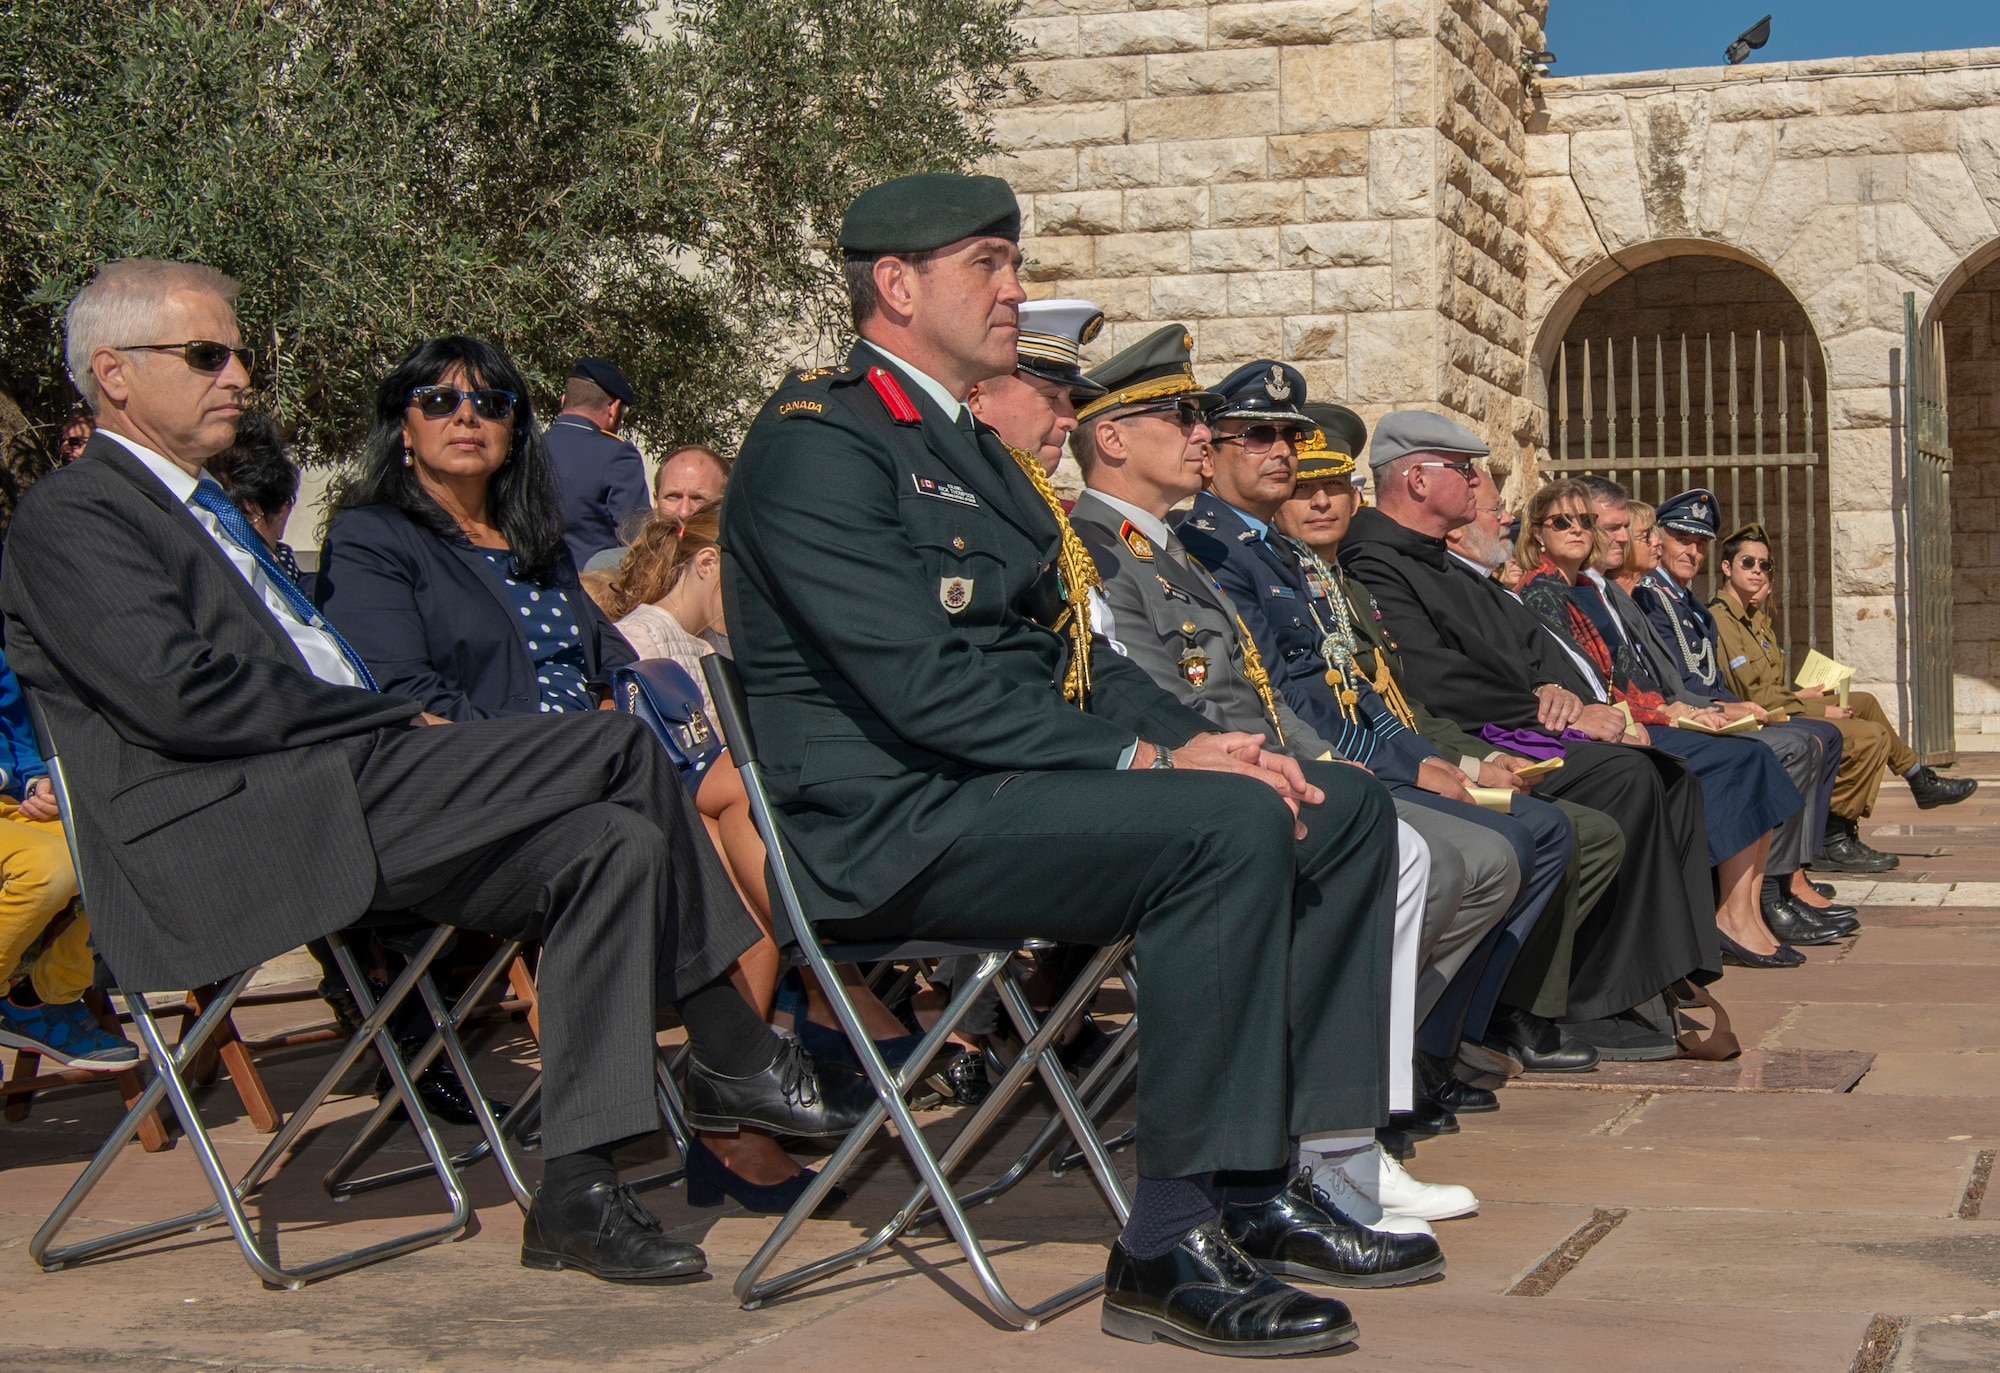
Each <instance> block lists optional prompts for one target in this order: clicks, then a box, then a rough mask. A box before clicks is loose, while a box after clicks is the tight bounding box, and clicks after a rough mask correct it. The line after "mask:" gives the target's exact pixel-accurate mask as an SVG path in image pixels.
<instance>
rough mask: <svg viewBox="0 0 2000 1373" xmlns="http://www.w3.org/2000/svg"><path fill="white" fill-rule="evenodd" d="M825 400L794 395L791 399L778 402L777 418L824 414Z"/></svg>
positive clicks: (786, 418)
mask: <svg viewBox="0 0 2000 1373" xmlns="http://www.w3.org/2000/svg"><path fill="white" fill-rule="evenodd" d="M825 413H826V402H825V401H823V400H814V399H813V398H812V397H810V396H796V397H794V398H793V399H791V400H784V401H779V402H778V418H779V419H785V420H788V419H796V418H797V417H798V416H800V415H824V414H825Z"/></svg>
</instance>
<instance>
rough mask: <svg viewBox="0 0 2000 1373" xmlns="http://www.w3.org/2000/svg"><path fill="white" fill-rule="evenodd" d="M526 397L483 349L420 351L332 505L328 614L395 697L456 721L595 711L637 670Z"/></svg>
mask: <svg viewBox="0 0 2000 1373" xmlns="http://www.w3.org/2000/svg"><path fill="white" fill-rule="evenodd" d="M526 389H527V388H526V383H525V381H524V380H523V379H522V378H521V376H520V373H519V371H518V370H517V369H516V368H515V367H514V365H513V363H512V361H511V360H509V359H508V358H507V357H506V355H505V354H503V353H501V352H500V351H499V350H498V349H496V348H493V347H492V346H491V345H489V344H486V343H484V342H483V341H481V340H477V339H470V338H463V337H447V338H440V339H433V340H431V341H429V342H427V343H424V344H421V345H419V346H418V348H417V349H416V350H415V351H414V352H412V353H411V355H410V356H409V357H408V358H406V359H404V361H403V363H402V365H400V366H399V367H398V368H397V369H396V371H395V373H394V374H393V375H392V376H391V377H390V379H389V381H388V382H386V383H385V384H384V386H383V393H384V400H383V402H382V407H378V408H386V407H388V406H390V405H392V404H393V407H394V410H395V412H396V413H395V414H394V415H378V416H377V423H376V426H375V434H374V435H373V436H372V438H371V440H370V443H369V448H368V453H367V456H366V458H365V459H364V461H363V465H362V468H361V470H360V471H359V472H357V473H356V474H354V476H352V477H351V478H349V479H348V480H346V481H343V482H342V483H340V484H339V486H338V487H337V488H336V490H335V492H334V498H333V503H332V505H333V513H332V517H331V519H330V520H329V521H328V524H327V530H326V538H325V541H324V542H325V546H324V548H323V549H322V550H321V554H320V573H319V584H318V587H317V595H318V600H319V604H320V606H321V608H322V609H324V610H325V611H326V616H327V619H329V620H330V621H332V622H333V623H334V624H336V625H338V626H340V629H341V632H342V633H343V634H345V635H346V636H347V638H348V640H349V641H350V642H351V643H352V644H353V645H354V647H355V649H356V650H357V651H358V652H359V653H360V654H361V656H362V658H363V659H364V660H365V661H366V662H367V663H368V667H369V670H370V671H371V672H373V673H374V674H375V680H376V681H377V682H378V683H380V685H381V687H382V689H383V690H384V691H388V692H393V693H395V694H397V695H406V696H409V697H411V698H412V699H414V700H417V701H420V702H422V703H423V707H424V709H425V710H426V711H428V712H430V713H431V714H432V715H436V716H440V717H442V718H443V719H447V720H458V721H466V720H486V719H492V718H494V717H496V716H502V715H532V714H535V713H537V712H543V711H551V712H552V711H559V710H565V709H591V708H594V707H595V706H596V705H597V704H598V703H599V702H600V701H602V700H603V699H605V697H606V694H607V693H608V691H609V689H610V677H611V670H612V669H613V668H615V667H618V666H620V665H621V664H624V663H629V662H631V661H633V658H634V656H635V655H634V654H633V652H632V649H631V646H630V645H629V644H627V643H626V642H625V639H624V637H623V636H622V635H620V634H619V633H618V631H617V629H616V628H614V627H613V626H612V624H611V621H610V620H609V619H607V618H606V617H605V615H604V613H603V612H602V611H601V610H599V609H598V608H597V605H596V603H595V602H593V601H592V600H591V599H590V597H588V596H587V595H585V594H583V590H582V588H581V587H580V586H579V585H578V582H577V577H576V569H575V567H574V566H573V565H572V564H571V562H570V557H569V552H568V550H567V549H566V548H565V547H564V545H563V540H562V519H561V515H560V513H559V511H558V507H557V504H556V496H555V489H554V483H553V480H552V479H551V476H550V470H549V460H548V452H547V450H546V449H545V448H544V447H543V445H542V439H541V435H540V433H539V431H538V430H537V429H536V426H535V423H534V416H533V411H532V409H531V406H530V403H529V401H528V398H527V394H526ZM391 392H394V393H396V394H395V395H394V396H391V395H390V393H391ZM434 411H439V412H442V413H439V414H434V413H433V412H434ZM530 598H532V599H530ZM524 612H525V613H524ZM538 660H539V661H538Z"/></svg>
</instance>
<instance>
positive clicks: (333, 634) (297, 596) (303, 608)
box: [190, 477, 377, 691]
mask: <svg viewBox="0 0 2000 1373" xmlns="http://www.w3.org/2000/svg"><path fill="white" fill-rule="evenodd" d="M190 499H191V500H192V501H193V503H194V504H196V505H198V506H200V507H201V508H202V509H203V510H206V511H207V512H208V513H209V514H211V515H213V516H215V522H216V523H217V524H219V525H221V526H222V532H223V533H224V534H227V535H228V536H229V541H230V542H231V543H233V544H235V545H236V546H237V547H238V548H240V549H242V550H243V551H244V552H245V553H248V554H249V555H250V556H251V557H253V558H255V559H256V560H257V566H259V567H261V568H263V569H264V576H265V577H266V578H267V579H269V581H270V583H271V585H272V586H275V587H276V588H278V594H279V595H280V596H283V597H284V598H285V604H286V605H288V606H290V607H291V608H292V613H293V614H294V615H297V616H298V617H299V618H300V619H301V620H303V621H305V622H306V623H307V624H309V625H312V626H314V627H315V628H318V629H323V630H325V631H326V632H327V635H328V636H329V637H330V638H332V640H333V642H334V643H335V644H336V645H338V646H339V648H340V656H341V657H343V658H345V659H347V665H348V666H349V667H351V668H353V669H354V675H355V676H357V677H359V678H360V679H361V685H362V686H364V687H366V688H368V690H370V691H374V690H377V688H376V686H375V678H374V676H373V675H372V674H371V673H370V672H369V671H368V664H366V663H364V662H362V661H361V655H360V654H359V653H356V652H355V651H354V646H353V645H352V644H350V643H348V642H347V640H346V639H344V638H342V637H341V634H340V631H339V630H337V629H335V628H334V627H333V626H332V625H331V624H329V623H328V622H327V619H326V617H325V616H324V615H321V614H320V613H319V611H318V610H317V609H316V608H315V607H314V606H313V603H312V602H311V601H309V600H307V599H306V593H305V592H303V591H301V590H299V584H298V583H297V582H295V581H293V580H292V579H291V577H290V576H288V575H287V574H286V572H285V569H284V567H283V566H282V565H281V564H280V563H279V562H278V560H277V558H275V557H274V556H272V554H271V550H270V549H269V548H268V547H266V546H265V544H264V540H263V539H261V538H259V537H258V534H257V531H256V530H254V529H252V528H251V527H250V521H249V520H248V519H247V518H245V516H244V514H243V512H242V511H241V510H238V509H237V508H236V502H234V501H232V500H230V499H229V493H228V492H226V491H224V490H223V489H222V485H221V483H219V482H217V481H215V480H214V479H213V478H211V477H203V478H202V479H201V482H200V483H199V484H198V485H197V486H196V487H195V489H194V495H193V496H192V497H190Z"/></svg>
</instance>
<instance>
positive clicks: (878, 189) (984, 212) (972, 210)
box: [840, 172, 1021, 253]
mask: <svg viewBox="0 0 2000 1373" xmlns="http://www.w3.org/2000/svg"><path fill="white" fill-rule="evenodd" d="M982 234H991V235H994V236H995V237H998V238H1010V239H1014V240H1016V241H1018V240H1019V239H1020V237H1021V206H1020V204H1019V203H1018V202H1017V201H1016V200H1015V199H1014V188H1013V187H1012V186H1009V185H1008V184H1007V183H1006V182H1005V181H1003V180H1001V179H1000V178H999V177H997V176H960V175H958V174H957V173H955V172H918V173H917V174H916V175H914V176H899V177H897V178H896V179H895V180H894V181H884V182H883V183H882V184H881V185H879V186H870V187H869V188H868V189H867V190H865V191H863V192H862V193H861V194H860V195H858V196H856V197H855V198H854V203H853V204H852V205H849V206H848V207H847V213H846V214H845V215H843V216H842V217H841V220H840V248H841V251H842V252H845V253H923V252H929V251H930V250H931V249H933V248H942V247H944V246H945V245H946V244H948V243H956V242H958V241H959V240H960V239H962V238H972V237H974V236H975V235H982Z"/></svg>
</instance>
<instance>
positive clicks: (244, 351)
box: [118, 338, 257, 372]
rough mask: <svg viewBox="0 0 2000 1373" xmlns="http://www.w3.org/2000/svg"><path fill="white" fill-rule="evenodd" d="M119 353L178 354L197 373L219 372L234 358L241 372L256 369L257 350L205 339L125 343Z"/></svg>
mask: <svg viewBox="0 0 2000 1373" xmlns="http://www.w3.org/2000/svg"><path fill="white" fill-rule="evenodd" d="M118 351H119V352H121V353H179V354H180V355H181V361H182V362H185V363H186V364H187V365H188V366H189V367H192V368H193V369H194V370H195V371H197V372H220V371H221V370H222V369H223V368H225V367H227V366H228V365H229V360H230V359H231V358H235V359H236V360H237V361H238V362H240V363H242V364H243V370H244V371H246V372H253V371H255V370H256V369H257V350H256V349H254V348H231V347H230V346H229V345H228V344H226V343H213V342H211V341H210V340H208V339H205V338H197V339H189V340H188V341H187V342H186V343H127V344H123V345H121V346H120V347H119V349H118Z"/></svg>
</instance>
